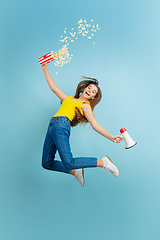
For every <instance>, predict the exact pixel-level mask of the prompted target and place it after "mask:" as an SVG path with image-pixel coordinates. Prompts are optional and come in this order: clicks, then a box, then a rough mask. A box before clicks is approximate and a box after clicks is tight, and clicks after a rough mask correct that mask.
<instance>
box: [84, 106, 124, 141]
mask: <svg viewBox="0 0 160 240" xmlns="http://www.w3.org/2000/svg"><path fill="white" fill-rule="evenodd" d="M81 108H82V111H83V113H84V115H85V117H86V118H87V120H88V122H89V123H90V124H91V126H92V128H93V129H94V130H95V131H96V132H98V133H99V134H101V135H102V136H104V137H106V138H108V139H109V140H111V141H112V142H114V141H116V143H120V142H121V141H122V140H123V137H121V136H119V135H116V136H113V135H112V134H110V133H109V132H107V131H106V130H105V129H104V128H103V127H102V126H101V125H100V124H99V123H98V122H97V121H96V119H95V118H94V116H93V113H92V109H91V107H90V106H89V104H85V103H83V104H82V106H81Z"/></svg>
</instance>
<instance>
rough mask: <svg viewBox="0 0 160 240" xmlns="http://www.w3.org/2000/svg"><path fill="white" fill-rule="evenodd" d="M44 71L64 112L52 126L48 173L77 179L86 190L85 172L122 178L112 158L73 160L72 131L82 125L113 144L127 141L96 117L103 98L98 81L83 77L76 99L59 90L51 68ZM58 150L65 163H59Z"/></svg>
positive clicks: (47, 150) (47, 145)
mask: <svg viewBox="0 0 160 240" xmlns="http://www.w3.org/2000/svg"><path fill="white" fill-rule="evenodd" d="M42 70H43V72H44V75H45V78H46V80H47V83H48V85H49V87H50V89H51V90H52V91H53V92H54V93H55V94H56V95H57V96H58V97H59V98H60V99H61V101H62V105H61V107H60V109H59V110H58V112H57V113H56V114H55V115H54V116H53V117H52V118H51V120H50V123H49V127H48V131H47V134H46V138H45V142H44V147H43V155H42V166H43V167H44V168H45V169H48V170H52V171H59V172H64V173H68V174H71V175H74V176H75V178H76V179H77V180H78V181H79V182H80V184H81V186H82V187H83V186H84V168H91V167H102V168H105V169H106V170H108V171H109V172H111V173H112V174H113V175H114V176H116V177H118V176H119V170H118V168H117V167H116V166H115V164H114V163H113V162H112V161H111V160H110V158H109V157H108V156H105V157H103V158H102V159H101V160H98V159H97V158H94V157H78V158H73V155H72V152H71V148H70V143H69V137H70V130H71V127H73V126H76V125H78V124H79V123H80V124H83V123H87V122H89V123H90V124H91V126H92V128H93V129H94V130H95V131H96V132H98V133H99V134H101V135H103V136H104V137H106V138H107V139H109V140H111V141H113V142H116V143H120V142H121V141H122V140H123V138H122V137H121V136H119V135H116V136H113V135H112V134H110V133H109V132H107V131H106V130H105V129H104V128H103V127H102V126H101V125H100V124H99V123H98V122H97V121H96V120H95V118H94V116H93V113H92V111H93V109H94V107H95V106H96V105H97V104H98V103H99V102H100V100H101V97H102V93H101V90H100V88H99V86H98V81H97V80H96V79H94V78H86V77H83V81H81V82H80V83H79V84H78V86H77V90H76V94H75V96H74V97H73V96H68V95H66V94H65V93H64V92H62V91H61V90H60V89H59V88H58V87H57V85H56V84H55V82H54V81H53V79H52V78H51V76H50V74H49V72H48V69H47V64H45V65H43V66H42ZM57 150H58V153H59V155H60V158H61V161H56V160H55V154H56V151H57Z"/></svg>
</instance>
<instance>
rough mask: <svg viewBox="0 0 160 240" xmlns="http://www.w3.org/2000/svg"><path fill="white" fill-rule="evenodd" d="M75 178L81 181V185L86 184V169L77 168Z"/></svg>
mask: <svg viewBox="0 0 160 240" xmlns="http://www.w3.org/2000/svg"><path fill="white" fill-rule="evenodd" d="M75 178H76V179H77V180H78V182H80V184H81V186H82V187H83V186H84V169H83V168H82V169H76V173H75Z"/></svg>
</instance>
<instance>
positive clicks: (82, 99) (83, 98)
mask: <svg viewBox="0 0 160 240" xmlns="http://www.w3.org/2000/svg"><path fill="white" fill-rule="evenodd" d="M78 100H79V101H87V100H88V99H86V98H85V97H83V96H80V97H79V98H78Z"/></svg>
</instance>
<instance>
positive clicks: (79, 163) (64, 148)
mask: <svg viewBox="0 0 160 240" xmlns="http://www.w3.org/2000/svg"><path fill="white" fill-rule="evenodd" d="M70 131H71V125H70V120H69V119H68V118H67V117H52V118H51V120H50V123H49V127H48V131H47V134H46V138H45V142H44V147H43V155H42V166H43V167H44V168H45V169H48V170H53V171H59V172H64V173H70V172H71V170H72V169H78V168H88V167H97V158H93V157H78V158H73V156H72V153H71V148H70V143H69V137H70ZM57 150H58V153H59V155H60V158H61V161H57V160H55V154H56V151H57Z"/></svg>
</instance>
